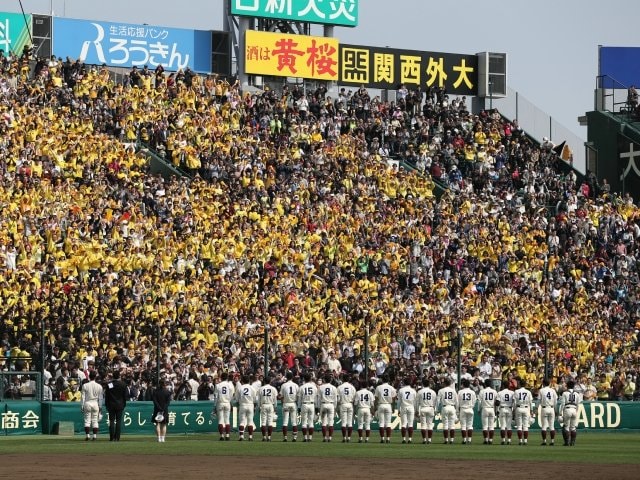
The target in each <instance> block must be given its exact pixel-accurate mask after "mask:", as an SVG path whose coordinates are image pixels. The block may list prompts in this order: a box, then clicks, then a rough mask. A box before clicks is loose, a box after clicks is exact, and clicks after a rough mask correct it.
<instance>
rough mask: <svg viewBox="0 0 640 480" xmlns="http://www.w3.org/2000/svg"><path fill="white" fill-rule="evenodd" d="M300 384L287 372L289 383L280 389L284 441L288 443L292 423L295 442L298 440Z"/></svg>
mask: <svg viewBox="0 0 640 480" xmlns="http://www.w3.org/2000/svg"><path fill="white" fill-rule="evenodd" d="M299 388H300V387H298V384H297V383H296V382H294V381H293V373H291V372H287V381H286V382H284V383H283V384H282V386H281V387H280V400H281V401H282V441H283V442H286V441H287V427H288V426H289V423H291V429H292V430H293V441H294V442H295V441H297V440H298V408H297V405H296V401H297V399H298V390H299Z"/></svg>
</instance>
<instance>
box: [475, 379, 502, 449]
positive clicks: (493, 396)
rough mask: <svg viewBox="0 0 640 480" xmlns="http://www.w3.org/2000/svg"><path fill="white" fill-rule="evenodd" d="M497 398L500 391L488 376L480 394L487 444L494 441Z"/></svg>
mask: <svg viewBox="0 0 640 480" xmlns="http://www.w3.org/2000/svg"><path fill="white" fill-rule="evenodd" d="M497 400H498V392H496V391H495V390H494V389H493V380H491V379H490V378H487V379H486V380H485V381H484V388H483V389H482V390H480V393H479V394H478V413H479V414H480V420H481V421H482V443H483V444H485V445H491V444H492V443H493V429H494V425H495V423H496V401H497Z"/></svg>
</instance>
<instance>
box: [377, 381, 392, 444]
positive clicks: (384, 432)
mask: <svg viewBox="0 0 640 480" xmlns="http://www.w3.org/2000/svg"><path fill="white" fill-rule="evenodd" d="M395 398H396V389H395V388H393V387H392V386H391V385H389V382H388V381H387V379H386V378H385V379H383V383H381V384H380V385H378V386H377V387H376V391H375V399H376V413H377V415H378V425H379V427H380V443H385V442H386V443H391V415H392V413H393V401H394V399H395Z"/></svg>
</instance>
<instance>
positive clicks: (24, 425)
mask: <svg viewBox="0 0 640 480" xmlns="http://www.w3.org/2000/svg"><path fill="white" fill-rule="evenodd" d="M212 408H213V403H212V402H174V403H172V404H171V407H170V409H169V411H170V413H169V426H168V431H169V433H211V432H216V431H217V427H218V424H217V418H215V417H212V416H211V411H212ZM277 411H278V419H277V422H276V425H275V427H276V430H278V431H279V430H280V428H281V426H282V415H281V406H278V409H277ZM152 413H153V404H152V403H151V402H130V403H129V404H128V405H127V408H126V409H125V415H124V419H123V434H124V435H129V434H146V435H151V434H153V433H154V425H153V423H152V422H151V415H152ZM103 414H104V415H103V418H102V421H101V422H100V434H106V433H107V432H108V427H109V424H108V416H107V413H106V411H105V409H104V408H103ZM539 417H540V416H539V412H536V417H535V422H534V424H533V425H532V426H531V430H538V429H539V428H540V426H539V424H538V421H537V420H538V418H539ZM59 422H73V425H74V432H76V433H82V432H84V422H83V417H82V412H81V411H80V404H79V403H68V402H44V403H42V404H40V402H35V401H20V400H16V401H7V402H0V427H1V428H0V436H3V435H33V434H41V433H44V434H52V433H54V432H55V431H56V427H57V424H58V423H59ZM231 422H232V428H233V429H234V430H237V428H238V421H237V408H235V407H234V408H233V414H232V418H231ZM254 423H255V425H256V426H259V423H260V422H259V414H258V412H257V411H256V415H255V418H254ZM474 423H475V429H476V430H480V429H481V427H480V416H479V415H478V414H476V416H475V422H474ZM334 425H335V427H337V428H340V427H341V424H340V420H339V419H338V418H336V419H335V424H334ZM392 426H393V428H394V429H395V430H397V429H399V428H400V417H399V416H398V415H397V412H394V415H393V418H392ZM316 427H317V428H318V429H319V424H316ZM354 427H357V425H354ZM377 428H378V424H377V422H376V421H375V420H374V422H373V423H372V425H371V429H372V430H376V429H377ZM416 428H417V429H419V428H420V425H419V424H418V425H416ZM435 428H436V430H441V429H442V426H441V422H440V417H439V415H436V425H435ZM457 428H459V425H458V426H457ZM556 428H557V429H559V428H560V425H558V424H556ZM578 428H580V429H581V430H640V402H585V403H583V404H581V405H580V407H579V409H578Z"/></svg>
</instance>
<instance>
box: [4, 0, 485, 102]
mask: <svg viewBox="0 0 640 480" xmlns="http://www.w3.org/2000/svg"><path fill="white" fill-rule="evenodd" d="M299 4H305V6H304V8H303V9H302V11H305V10H307V9H310V10H309V11H314V7H310V6H309V5H315V6H317V7H318V8H325V9H327V12H329V11H334V12H338V11H346V12H351V10H350V9H351V8H352V7H353V8H354V9H355V11H356V13H357V2H355V1H354V2H348V1H342V2H339V1H335V2H332V1H320V0H316V1H315V3H314V2H313V1H310V0H300V1H295V0H288V1H284V0H283V1H281V2H280V1H273V2H272V1H263V2H261V1H258V0H235V1H233V2H232V3H231V5H232V7H233V8H232V10H233V11H234V12H235V11H236V10H237V9H239V8H240V7H242V8H244V10H242V11H244V12H247V13H246V14H249V13H248V12H252V11H253V10H251V8H254V7H255V6H257V7H256V8H260V9H263V10H264V11H263V10H261V11H260V12H259V13H260V14H261V15H262V14H265V12H267V13H268V12H271V11H272V10H273V11H276V10H277V11H278V12H280V9H283V11H285V12H287V11H289V9H291V11H295V10H296V9H297V8H300V5H299ZM296 5H297V6H296ZM249 7H251V8H249ZM276 7H277V8H276ZM294 7H295V8H294ZM234 8H235V10H234ZM269 9H272V10H269ZM274 9H275V10H274ZM327 16H330V14H329V13H327ZM31 22H32V16H31V15H27V16H24V17H23V16H22V15H19V14H12V13H0V49H2V50H4V51H5V52H14V53H16V54H18V55H19V54H21V53H22V48H23V47H24V46H25V45H27V44H28V43H29V31H30V29H31ZM52 22H53V29H52V48H51V51H52V54H53V55H55V56H56V57H60V58H63V59H66V58H67V57H68V58H70V59H71V60H76V59H82V60H83V61H84V62H85V63H87V64H91V65H101V64H106V65H108V66H111V67H124V68H132V67H136V66H137V67H142V66H144V65H148V66H149V68H150V69H152V70H153V69H155V68H156V67H157V66H158V65H162V67H164V69H165V70H167V71H177V70H180V69H182V70H184V69H186V68H190V69H192V70H194V71H197V72H210V71H211V67H212V54H214V52H212V32H210V31H202V30H188V29H182V28H170V27H162V26H154V25H138V24H130V23H118V22H105V21H93V20H78V19H70V18H58V17H54V18H53V19H52ZM244 55H245V59H244V60H245V61H244V73H246V74H253V75H265V76H281V77H296V78H306V79H314V80H327V81H333V82H337V83H339V84H341V85H357V86H360V85H364V86H366V87H369V88H379V89H397V88H398V85H399V84H405V85H406V86H407V88H416V87H418V86H420V87H422V88H423V89H424V88H427V87H433V86H437V87H444V88H446V90H447V92H449V93H453V94H458V95H474V94H476V93H477V91H478V86H477V83H478V59H477V57H476V56H475V55H461V54H451V53H440V52H425V51H417V50H401V49H392V48H378V47H370V46H361V45H346V44H341V43H340V42H339V40H338V39H336V38H329V37H315V36H308V35H292V34H285V33H273V32H263V31H256V30H247V31H246V34H245V51H244Z"/></svg>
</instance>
